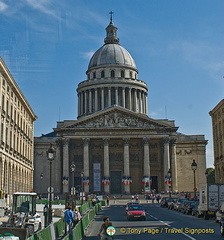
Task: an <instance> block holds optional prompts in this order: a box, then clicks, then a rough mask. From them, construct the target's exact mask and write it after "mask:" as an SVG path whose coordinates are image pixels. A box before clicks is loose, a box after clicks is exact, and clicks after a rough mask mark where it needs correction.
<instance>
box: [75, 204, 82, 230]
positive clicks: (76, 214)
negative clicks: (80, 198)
mask: <svg viewBox="0 0 224 240" xmlns="http://www.w3.org/2000/svg"><path fill="white" fill-rule="evenodd" d="M81 218H82V216H81V214H80V212H79V209H78V208H76V209H75V212H74V221H73V224H74V226H75V225H76V224H77V223H78V222H79V221H80V220H81Z"/></svg>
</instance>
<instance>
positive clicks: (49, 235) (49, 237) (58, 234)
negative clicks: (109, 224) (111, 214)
mask: <svg viewBox="0 0 224 240" xmlns="http://www.w3.org/2000/svg"><path fill="white" fill-rule="evenodd" d="M90 206H91V202H90V203H89V202H87V203H85V204H83V205H82V206H81V207H80V212H81V213H85V212H86V214H85V215H84V216H83V217H82V219H81V221H80V222H78V223H77V224H76V226H75V228H74V229H72V231H71V232H70V233H68V234H67V235H66V236H64V234H65V222H64V218H61V219H60V220H59V221H58V222H56V223H54V224H51V225H49V226H48V227H46V228H44V229H42V230H41V231H39V232H37V233H35V234H34V235H33V236H31V237H29V238H28V239H27V240H55V239H61V240H69V239H73V240H81V239H82V238H83V236H84V232H85V230H86V228H87V227H88V226H89V223H90V222H91V221H92V220H93V219H94V217H95V215H96V214H97V213H98V212H99V211H100V210H101V209H102V206H105V201H101V202H99V203H97V204H96V205H95V206H94V207H93V208H92V209H90ZM87 209H90V210H89V211H88V212H87Z"/></svg>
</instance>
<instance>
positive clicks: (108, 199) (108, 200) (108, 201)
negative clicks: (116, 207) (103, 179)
mask: <svg viewBox="0 0 224 240" xmlns="http://www.w3.org/2000/svg"><path fill="white" fill-rule="evenodd" d="M109 204H110V196H109V195H107V206H109Z"/></svg>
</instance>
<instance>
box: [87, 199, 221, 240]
mask: <svg viewBox="0 0 224 240" xmlns="http://www.w3.org/2000/svg"><path fill="white" fill-rule="evenodd" d="M125 206H126V205H125V203H119V201H118V202H117V203H116V205H111V206H110V207H105V208H104V209H102V211H101V212H100V214H98V215H97V216H96V218H95V220H94V221H93V222H92V223H91V224H90V226H89V228H88V229H87V231H86V237H85V238H83V239H84V240H87V239H91V240H95V239H100V237H98V236H97V233H98V232H99V229H100V226H101V224H102V223H103V220H102V219H103V217H104V216H109V217H110V221H111V222H112V225H113V227H115V229H116V234H115V235H114V240H116V239H117V240H118V239H120V240H121V239H143V240H144V239H145V240H146V239H153V240H155V239H158V240H159V239H170V240H171V239H172V240H173V239H178V240H179V239H181V240H182V239H191V240H194V239H197V240H199V239H200V240H202V239H203V240H204V239H211V240H213V239H216V240H218V239H223V237H222V236H221V235H220V231H219V223H216V222H215V220H214V219H210V220H204V219H202V218H197V217H193V216H191V215H185V214H183V213H179V212H177V211H173V210H169V209H167V208H161V207H160V205H159V204H157V203H155V204H152V203H150V204H143V206H144V208H145V209H146V211H147V217H146V221H138V220H137V221H127V218H126V214H125Z"/></svg>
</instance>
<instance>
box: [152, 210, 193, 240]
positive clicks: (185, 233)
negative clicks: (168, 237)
mask: <svg viewBox="0 0 224 240" xmlns="http://www.w3.org/2000/svg"><path fill="white" fill-rule="evenodd" d="M148 215H149V216H150V217H152V218H154V219H155V220H157V221H159V222H161V223H162V224H164V225H166V226H168V227H170V228H172V229H174V230H178V229H177V228H175V227H172V226H171V225H170V224H168V223H166V222H164V221H162V220H159V219H158V218H156V217H154V216H153V215H151V214H148ZM181 234H183V235H184V236H185V237H188V238H190V239H191V240H196V238H193V237H191V236H189V235H187V234H186V233H181Z"/></svg>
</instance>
